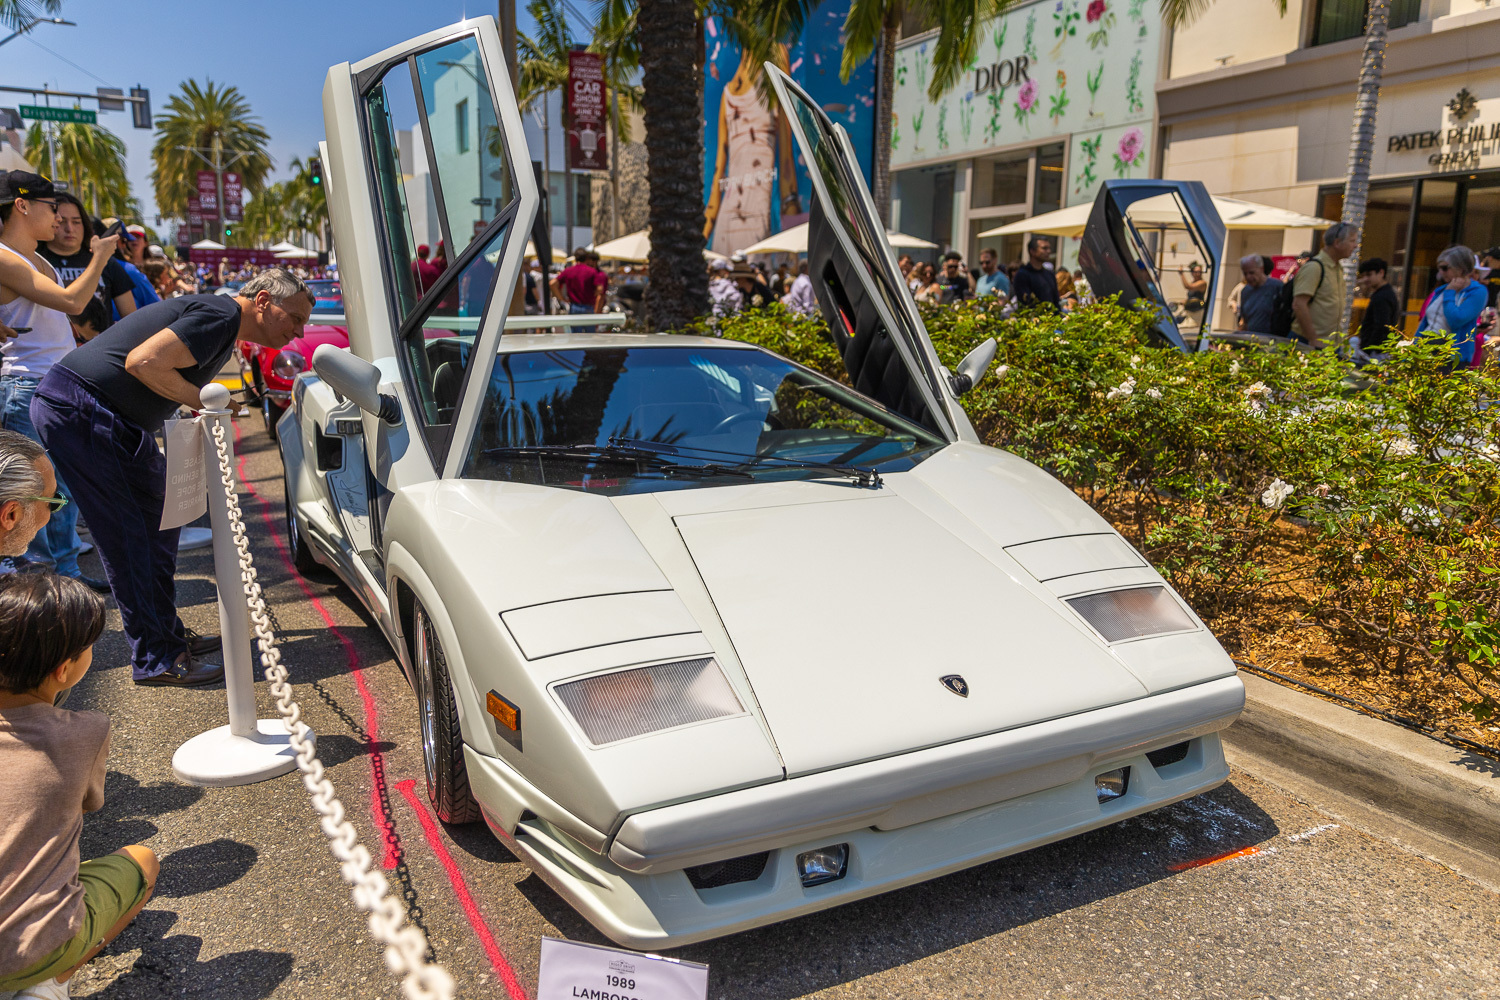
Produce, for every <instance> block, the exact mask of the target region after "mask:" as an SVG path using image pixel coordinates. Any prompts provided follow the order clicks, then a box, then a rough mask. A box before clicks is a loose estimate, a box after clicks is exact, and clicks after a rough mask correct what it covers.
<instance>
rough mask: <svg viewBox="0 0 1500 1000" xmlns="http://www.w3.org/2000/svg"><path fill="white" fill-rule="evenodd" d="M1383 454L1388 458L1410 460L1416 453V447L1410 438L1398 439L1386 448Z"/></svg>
mask: <svg viewBox="0 0 1500 1000" xmlns="http://www.w3.org/2000/svg"><path fill="white" fill-rule="evenodd" d="M1385 453H1386V456H1387V457H1389V458H1411V457H1412V456H1413V455H1415V454H1416V453H1417V446H1416V443H1415V442H1413V441H1412V439H1411V438H1407V437H1398V438H1396V440H1394V441H1392V442H1391V443H1390V444H1389V445H1388V446H1387V447H1386V449H1385Z"/></svg>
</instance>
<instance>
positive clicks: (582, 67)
mask: <svg viewBox="0 0 1500 1000" xmlns="http://www.w3.org/2000/svg"><path fill="white" fill-rule="evenodd" d="M568 122H569V125H568V165H569V166H570V167H572V168H573V169H574V170H608V169H609V156H608V154H607V153H606V152H605V142H604V137H605V130H604V57H603V56H601V55H599V54H598V53H595V52H569V53H568Z"/></svg>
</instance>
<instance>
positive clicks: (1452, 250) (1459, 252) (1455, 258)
mask: <svg viewBox="0 0 1500 1000" xmlns="http://www.w3.org/2000/svg"><path fill="white" fill-rule="evenodd" d="M1437 262H1438V263H1439V264H1447V265H1448V266H1449V267H1451V268H1453V269H1454V270H1455V271H1457V272H1458V273H1459V274H1460V275H1467V274H1469V273H1470V272H1471V271H1473V270H1474V265H1475V264H1476V263H1477V261H1475V259H1474V251H1473V250H1470V249H1469V248H1468V247H1466V246H1462V245H1455V246H1451V247H1449V248H1448V249H1446V250H1444V251H1443V252H1442V253H1440V254H1438V256H1437Z"/></svg>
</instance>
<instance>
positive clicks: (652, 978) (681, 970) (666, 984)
mask: <svg viewBox="0 0 1500 1000" xmlns="http://www.w3.org/2000/svg"><path fill="white" fill-rule="evenodd" d="M541 966H542V968H541V975H540V977H539V980H538V982H537V987H536V996H537V1000H577V998H578V997H586V998H589V1000H594V998H598V1000H704V998H705V997H707V996H708V966H706V965H699V964H698V963H697V962H683V961H680V960H679V959H675V958H663V957H662V956H660V955H644V954H641V953H640V952H636V951H624V950H622V949H620V948H604V947H601V946H599V945H596V944H580V943H579V942H577V941H561V940H559V939H557V938H550V937H544V938H542V961H541Z"/></svg>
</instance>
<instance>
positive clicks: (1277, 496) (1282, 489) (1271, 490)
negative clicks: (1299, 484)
mask: <svg viewBox="0 0 1500 1000" xmlns="http://www.w3.org/2000/svg"><path fill="white" fill-rule="evenodd" d="M1293 489H1295V487H1293V486H1292V484H1291V483H1284V482H1282V481H1281V480H1280V479H1277V480H1275V481H1274V482H1272V483H1271V485H1270V486H1268V487H1266V491H1265V492H1264V493H1262V494H1261V495H1260V502H1261V503H1263V504H1265V505H1266V506H1267V507H1270V508H1271V509H1272V510H1279V509H1280V508H1281V505H1282V504H1284V503H1286V498H1287V497H1289V496H1291V495H1292V491H1293Z"/></svg>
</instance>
